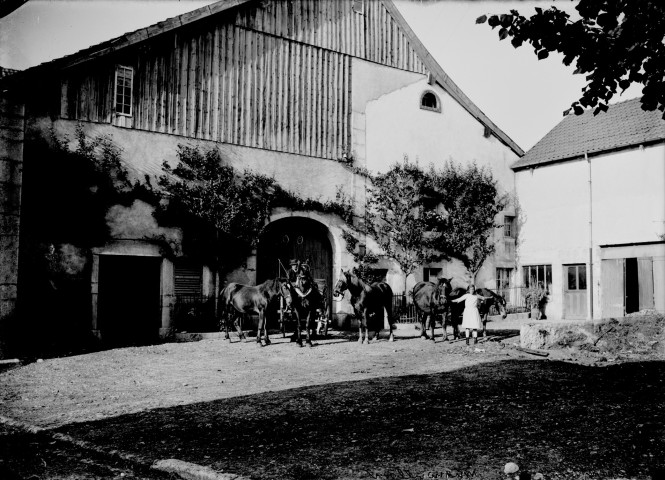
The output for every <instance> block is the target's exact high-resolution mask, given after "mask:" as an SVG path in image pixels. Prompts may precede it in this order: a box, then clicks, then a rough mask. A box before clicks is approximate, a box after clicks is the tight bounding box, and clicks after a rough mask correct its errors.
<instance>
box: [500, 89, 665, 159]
mask: <svg viewBox="0 0 665 480" xmlns="http://www.w3.org/2000/svg"><path fill="white" fill-rule="evenodd" d="M640 100H641V99H640V98H634V99H631V100H626V101H623V102H620V103H615V104H613V105H610V106H609V109H608V110H607V111H606V112H603V113H600V114H598V115H596V116H594V115H593V112H592V111H591V110H588V111H586V112H584V113H583V114H582V115H568V116H567V117H565V118H564V119H563V120H562V121H561V122H560V123H559V124H558V125H557V126H556V127H554V128H553V129H552V130H550V132H549V133H548V134H547V135H545V136H544V137H543V138H542V139H541V140H540V141H539V142H538V143H536V144H535V145H534V146H533V148H532V149H531V150H529V151H528V152H527V153H526V154H525V155H524V157H522V158H521V159H520V160H518V161H517V162H515V163H514V164H513V165H512V166H511V168H512V169H513V170H520V169H524V168H532V167H535V166H539V165H545V164H549V163H555V162H561V161H565V160H572V159H576V158H582V157H584V154H585V153H586V154H588V155H591V154H599V153H602V152H608V151H613V150H618V149H622V148H628V147H633V146H638V145H644V144H648V143H654V142H659V141H665V120H664V119H663V118H662V112H660V111H658V110H654V111H645V110H642V104H641V101H640Z"/></svg>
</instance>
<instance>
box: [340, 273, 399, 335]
mask: <svg viewBox="0 0 665 480" xmlns="http://www.w3.org/2000/svg"><path fill="white" fill-rule="evenodd" d="M346 290H348V291H349V292H350V293H351V305H352V306H353V310H354V312H355V314H356V317H358V320H359V321H360V326H359V332H360V336H359V338H358V343H365V344H366V343H369V331H370V330H373V331H374V332H375V334H374V339H373V340H374V341H376V340H378V339H379V332H380V331H381V329H382V328H383V311H384V310H385V311H386V312H387V313H388V324H389V326H390V336H389V338H388V340H389V341H391V342H392V341H394V340H395V337H394V336H393V325H392V320H393V312H392V301H393V291H392V289H391V288H390V285H388V284H387V283H385V282H376V283H373V284H372V285H369V284H367V283H365V282H363V281H362V280H361V279H360V278H358V277H357V276H356V275H354V274H353V273H351V272H345V271H344V270H342V272H341V275H340V277H339V280H337V283H336V284H335V289H334V290H333V295H334V296H335V297H338V296H343V295H344V292H345V291H346ZM363 333H364V337H363Z"/></svg>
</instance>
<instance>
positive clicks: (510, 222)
mask: <svg viewBox="0 0 665 480" xmlns="http://www.w3.org/2000/svg"><path fill="white" fill-rule="evenodd" d="M503 236H504V237H510V238H515V217H513V216H512V215H506V216H504V217H503Z"/></svg>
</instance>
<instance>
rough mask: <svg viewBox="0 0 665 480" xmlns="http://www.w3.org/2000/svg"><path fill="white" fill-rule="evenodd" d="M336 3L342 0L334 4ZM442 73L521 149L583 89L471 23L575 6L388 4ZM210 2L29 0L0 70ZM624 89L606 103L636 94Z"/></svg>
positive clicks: (1, 35)
mask: <svg viewBox="0 0 665 480" xmlns="http://www.w3.org/2000/svg"><path fill="white" fill-rule="evenodd" d="M339 1H342V0H339ZM394 2H395V4H396V6H397V7H398V9H399V10H400V12H401V13H402V15H403V16H404V18H405V19H406V21H407V22H408V23H409V25H410V26H411V28H412V29H413V30H414V32H415V33H416V35H418V37H419V38H420V40H421V41H422V42H423V43H424V45H425V47H427V49H428V50H429V51H430V53H431V54H432V56H433V57H434V58H435V59H436V60H437V61H438V63H439V65H441V67H442V68H443V70H444V71H445V72H446V73H447V74H448V75H449V76H450V78H452V80H453V81H454V82H455V83H456V84H457V85H458V86H459V87H460V88H461V89H462V91H463V92H464V93H465V94H466V95H467V96H468V97H469V98H470V99H471V100H472V101H473V102H474V103H475V104H476V105H477V106H478V107H479V108H480V109H481V110H482V111H483V112H484V113H485V114H486V115H487V116H488V117H489V118H490V119H491V120H492V121H493V122H494V123H495V124H496V125H497V126H498V127H499V128H500V129H501V130H503V131H504V132H505V133H506V134H507V135H508V136H510V137H511V138H512V139H513V140H514V141H515V142H517V144H518V145H519V146H520V147H522V149H524V150H525V151H527V150H528V149H529V148H531V147H532V146H533V145H534V144H535V143H536V142H537V141H538V140H540V139H541V138H542V137H543V136H544V135H545V134H547V133H548V132H549V131H550V130H551V129H552V128H554V126H555V125H556V124H558V123H559V122H560V121H561V120H562V119H563V111H564V110H566V109H567V108H568V107H569V106H570V104H571V103H573V102H574V101H575V100H578V98H579V96H580V95H581V91H582V88H583V87H584V85H585V84H586V82H585V80H584V76H582V75H573V70H574V66H570V67H566V66H564V65H563V63H562V62H561V59H562V56H560V55H558V54H551V55H550V56H549V57H548V58H547V59H545V60H540V61H539V60H538V59H537V57H536V55H535V54H534V53H533V49H532V48H531V47H530V46H528V45H525V46H522V47H520V48H518V49H515V48H513V47H512V45H511V44H510V42H509V39H506V40H504V41H499V38H498V34H497V32H496V30H492V29H491V28H490V27H489V26H488V25H487V24H480V25H478V24H476V23H475V20H476V18H478V17H479V16H480V15H482V14H488V13H506V12H508V11H509V10H510V9H516V10H518V11H519V12H520V13H522V14H524V15H527V14H530V12H533V8H534V6H539V7H542V8H547V7H548V6H549V5H556V6H557V7H558V8H560V9H565V10H566V11H568V12H569V13H571V14H573V15H574V14H575V10H574V7H575V5H576V3H577V2H575V1H572V2H571V1H562V0H559V1H547V0H540V1H485V0H467V1H452V0H441V1H437V0H394ZM210 3H214V2H213V1H211V0H30V1H29V2H28V3H26V4H24V5H23V6H21V7H20V8H18V9H17V10H16V11H14V12H12V13H11V14H9V15H8V16H6V17H4V18H2V19H0V66H3V67H6V68H16V69H25V68H28V67H31V66H34V65H38V64H39V63H42V62H45V61H48V60H51V59H54V58H58V57H61V56H64V55H68V54H71V53H74V52H76V51H78V50H81V49H83V48H86V47H88V46H90V45H94V44H96V43H100V42H103V41H105V40H109V39H111V38H113V37H117V36H119V35H121V34H123V33H125V32H129V31H133V30H136V29H139V28H141V27H145V26H148V25H151V24H154V23H156V22H158V21H161V20H164V19H166V18H169V17H173V16H176V15H180V14H182V13H185V12H188V11H191V10H194V9H196V8H199V7H201V6H204V5H207V4H210ZM640 94H641V93H640V88H639V86H633V87H631V88H629V89H628V90H627V91H626V92H624V94H623V95H622V96H620V97H618V96H615V98H614V99H613V100H612V102H616V101H623V100H626V99H629V98H635V97H638V96H640Z"/></svg>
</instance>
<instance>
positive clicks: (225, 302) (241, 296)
mask: <svg viewBox="0 0 665 480" xmlns="http://www.w3.org/2000/svg"><path fill="white" fill-rule="evenodd" d="M289 286H290V284H289V282H288V280H286V279H283V278H275V279H272V280H266V281H265V282H263V283H261V284H260V285H257V286H255V287H253V286H250V285H243V284H241V283H229V284H228V285H227V286H226V287H224V289H223V290H222V291H221V292H220V293H219V301H220V309H221V313H222V315H223V317H224V325H225V331H226V336H225V338H226V339H230V337H229V316H231V315H232V316H233V318H234V321H233V324H234V326H235V327H236V330H237V331H238V334H239V335H240V338H241V339H244V338H245V335H244V334H243V332H242V330H241V329H240V325H239V324H238V314H252V313H256V314H258V316H259V325H258V328H257V331H256V343H258V344H259V345H261V346H263V345H264V343H263V342H262V341H261V340H262V332H263V334H264V335H265V345H270V338H268V329H267V326H266V320H265V311H266V308H267V307H268V305H270V303H271V301H272V300H273V299H274V298H275V297H277V296H278V295H281V296H282V297H283V298H284V299H285V300H286V304H287V305H291V291H290V289H289Z"/></svg>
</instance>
